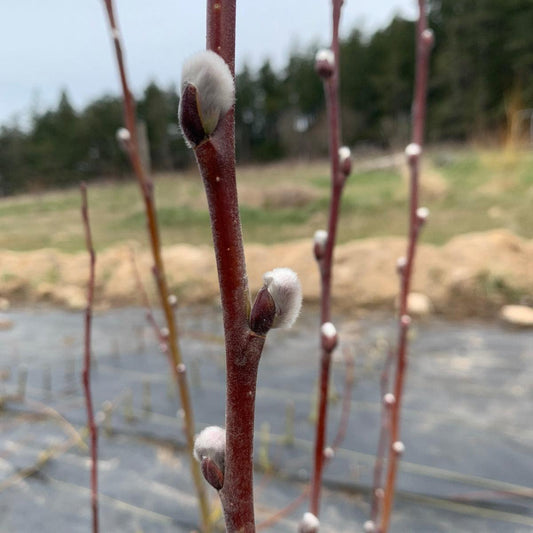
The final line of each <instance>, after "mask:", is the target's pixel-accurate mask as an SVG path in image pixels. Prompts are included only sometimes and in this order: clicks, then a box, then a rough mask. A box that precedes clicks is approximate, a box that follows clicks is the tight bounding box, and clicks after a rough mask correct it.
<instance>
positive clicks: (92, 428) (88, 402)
mask: <svg viewBox="0 0 533 533" xmlns="http://www.w3.org/2000/svg"><path fill="white" fill-rule="evenodd" d="M80 189H81V199H82V203H81V215H82V220H83V227H84V229H85V244H86V247H87V252H88V253H89V281H88V283H87V306H86V308H85V337H84V357H83V371H82V382H83V389H84V391H85V408H86V410H87V427H88V428H89V435H90V439H91V511H92V529H93V533H98V531H99V527H98V429H97V427H96V424H95V422H94V412H93V402H92V395H91V327H92V316H93V303H94V282H95V280H94V277H95V275H94V271H95V264H96V254H95V252H94V247H93V239H92V234H91V225H90V221H89V209H88V204H87V185H86V184H85V183H82V184H81V187H80Z"/></svg>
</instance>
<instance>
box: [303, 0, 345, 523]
mask: <svg viewBox="0 0 533 533" xmlns="http://www.w3.org/2000/svg"><path fill="white" fill-rule="evenodd" d="M342 3H343V1H342V0H332V8H333V9H332V21H333V31H332V39H331V50H332V52H333V64H332V65H331V67H332V72H331V73H330V74H328V76H326V77H324V91H325V95H326V108H327V113H328V119H329V155H330V162H331V202H330V207H329V219H328V233H327V241H326V246H325V251H324V254H323V257H321V258H320V260H319V266H320V282H321V295H320V302H321V303H320V323H321V325H323V324H325V323H326V322H330V320H331V277H332V268H333V250H334V247H335V240H336V233H337V224H338V219H339V211H340V198H341V194H342V190H343V186H344V182H345V179H346V174H344V173H343V171H342V170H341V168H340V162H339V147H340V113H339V59H340V57H339V22H340V15H341V7H342ZM333 349H334V346H324V343H322V352H321V358H320V377H319V397H318V419H317V425H316V436H315V450H314V463H313V476H312V480H311V498H310V511H311V513H313V514H314V515H315V516H317V517H318V515H319V513H320V491H321V484H322V470H323V468H324V448H325V440H326V429H327V405H328V389H329V374H330V366H331V353H332V351H333Z"/></svg>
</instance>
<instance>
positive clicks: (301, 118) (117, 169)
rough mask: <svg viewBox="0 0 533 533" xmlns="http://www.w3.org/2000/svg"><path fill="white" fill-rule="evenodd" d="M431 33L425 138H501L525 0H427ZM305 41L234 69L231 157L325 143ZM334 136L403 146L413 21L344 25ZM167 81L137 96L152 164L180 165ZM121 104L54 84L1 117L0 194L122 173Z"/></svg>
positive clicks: (520, 63) (532, 51)
mask: <svg viewBox="0 0 533 533" xmlns="http://www.w3.org/2000/svg"><path fill="white" fill-rule="evenodd" d="M429 4H430V25H431V27H432V28H433V29H434V31H435V35H436V44H435V50H434V53H433V54H432V65H431V82H430V88H429V110H428V127H427V129H428V137H429V141H430V142H440V141H448V140H454V141H464V140H469V139H473V138H474V139H477V140H491V141H494V140H496V141H501V140H502V139H503V138H504V137H505V136H506V135H507V134H508V133H509V129H510V127H511V123H512V122H513V120H512V118H513V117H514V116H518V115H517V113H518V112H519V111H520V110H522V109H528V108H533V31H531V28H533V4H532V3H531V1H530V0H506V1H505V2H503V1H501V0H454V1H450V0H430V2H429ZM316 50H317V47H316V46H311V47H309V48H308V49H307V50H305V51H298V52H293V53H292V54H291V55H290V57H289V60H288V62H287V65H286V67H285V68H283V69H281V70H276V69H275V68H273V67H272V65H271V63H270V62H269V61H268V60H267V61H265V62H264V63H263V65H262V66H261V67H260V68H259V69H257V70H252V69H250V68H249V67H246V66H245V67H244V68H243V69H242V70H241V72H239V73H238V74H237V79H236V100H237V107H236V115H235V118H236V139H237V157H238V159H239V161H241V162H253V161H265V160H273V159H277V158H282V157H316V156H321V155H323V154H325V153H326V150H327V146H326V135H325V133H324V132H325V128H324V125H325V109H324V96H323V90H322V84H321V81H320V79H319V77H318V76H317V75H316V73H315V72H314V55H315V52H316ZM341 58H342V64H341V105H342V113H343V127H344V130H345V131H344V132H343V138H344V139H345V141H346V142H347V143H348V144H350V145H351V146H357V145H363V144H365V145H366V144H368V145H372V146H379V147H383V148H395V147H400V146H402V145H403V144H404V143H405V142H406V140H407V138H408V131H409V116H410V106H411V98H412V92H413V74H414V23H413V22H411V21H408V20H404V19H402V18H398V17H397V18H395V19H393V20H392V21H391V22H390V24H389V25H388V26H387V27H386V28H384V29H381V30H379V31H376V32H375V33H374V34H372V35H370V36H367V35H364V34H363V33H362V32H361V31H360V30H359V29H354V30H353V31H352V32H351V33H350V35H349V36H348V37H347V38H345V39H344V40H343V41H342V43H341ZM178 104H179V97H178V93H177V90H176V88H175V87H169V88H161V87H158V86H157V85H156V84H155V83H150V84H149V85H148V86H147V87H146V89H145V90H144V92H143V94H142V95H140V97H139V98H138V99H137V105H138V116H139V119H140V120H142V122H143V123H144V124H145V126H146V132H147V137H148V140H149V152H150V159H151V165H152V168H153V169H154V170H156V171H165V170H173V169H178V168H183V167H185V166H187V165H189V164H190V162H191V161H190V154H189V151H188V150H187V149H186V148H185V146H184V143H183V140H182V138H181V134H180V132H179V129H178V126H177V120H176V115H177V110H178ZM122 125H123V120H122V103H121V100H120V99H119V98H118V97H116V96H109V95H108V96H103V97H101V98H99V99H98V100H96V101H94V102H91V103H90V104H88V105H87V106H86V107H85V108H84V109H82V110H80V111H76V110H75V109H74V108H73V106H72V105H71V104H70V102H69V98H68V95H67V94H66V93H64V92H63V93H62V94H61V95H60V99H59V102H58V105H57V106H56V107H55V108H54V109H50V110H47V111H45V112H42V113H34V116H33V117H32V120H31V126H30V128H29V129H27V130H25V129H22V128H20V127H18V126H10V127H7V126H4V127H2V128H0V194H3V195H6V194H12V193H14V192H17V191H20V190H25V189H26V190H27V189H31V188H44V187H49V186H62V185H66V184H69V183H77V182H78V181H79V180H80V179H91V178H93V177H102V176H112V177H120V176H124V175H127V174H128V172H129V168H128V163H127V158H126V156H125V154H124V153H123V152H122V151H121V149H120V146H119V144H118V143H117V141H116V138H115V134H116V131H117V129H118V128H120V127H121V126H122Z"/></svg>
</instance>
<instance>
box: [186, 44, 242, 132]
mask: <svg viewBox="0 0 533 533" xmlns="http://www.w3.org/2000/svg"><path fill="white" fill-rule="evenodd" d="M189 84H190V85H193V86H194V87H195V88H196V92H197V96H198V106H199V113H200V118H201V120H202V125H203V127H204V129H205V132H206V134H208V135H209V134H211V133H212V132H213V131H214V130H215V128H216V127H217V125H218V122H219V120H220V117H222V116H223V115H225V114H226V113H227V112H228V111H229V110H230V108H231V106H232V105H233V102H234V101H235V84H234V82H233V76H232V75H231V71H230V69H229V67H228V65H227V64H226V62H225V61H224V60H223V59H222V58H221V57H220V56H219V55H218V54H217V53H215V52H213V51H212V50H204V51H202V52H198V53H197V54H195V55H193V56H192V57H190V58H189V59H188V60H187V61H185V63H184V64H183V68H182V71H181V91H182V92H183V90H184V89H185V87H186V86H187V85H189Z"/></svg>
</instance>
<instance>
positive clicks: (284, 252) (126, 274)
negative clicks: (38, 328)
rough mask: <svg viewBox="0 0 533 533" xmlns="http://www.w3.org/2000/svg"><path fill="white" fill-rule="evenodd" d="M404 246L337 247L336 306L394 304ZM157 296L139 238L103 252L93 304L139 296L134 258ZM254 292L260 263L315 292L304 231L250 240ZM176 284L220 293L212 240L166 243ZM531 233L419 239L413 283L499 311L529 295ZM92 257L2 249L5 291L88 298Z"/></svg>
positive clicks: (468, 308) (443, 302)
mask: <svg viewBox="0 0 533 533" xmlns="http://www.w3.org/2000/svg"><path fill="white" fill-rule="evenodd" d="M404 253H405V239H403V238H398V237H384V238H372V239H363V240H355V241H351V242H348V243H345V244H342V245H340V246H338V247H337V249H336V254H335V280H334V288H333V291H334V299H335V301H334V305H335V307H336V308H337V309H338V310H340V311H348V312H353V311H359V310H363V309H376V308H384V309H387V308H389V309H392V308H393V306H394V302H395V299H396V297H397V293H398V279H397V276H396V274H395V264H396V260H397V258H398V257H400V256H402V255H403V254H404ZM133 255H134V256H135V263H136V265H137V269H138V272H139V273H140V276H141V278H142V280H143V284H144V287H145V289H146V291H147V292H148V294H149V295H150V298H151V299H152V300H154V298H155V294H154V286H153V283H152V279H151V273H150V268H151V259H150V255H149V253H148V251H147V250H145V249H141V248H139V245H138V244H134V243H132V244H130V243H123V244H120V245H117V246H113V247H110V248H108V249H106V250H105V251H103V252H101V253H100V254H99V255H98V257H97V280H96V285H97V289H96V291H97V299H96V302H97V307H99V308H109V307H120V306H130V305H141V304H142V296H141V290H140V288H139V284H138V282H137V281H136V276H135V273H134V272H135V270H134V268H135V267H134V261H133V260H132V256H133ZM246 255H247V266H248V275H249V282H250V286H251V290H252V293H254V292H255V291H257V290H258V289H259V287H260V286H261V284H262V275H263V273H264V272H266V271H268V270H270V269H272V268H274V267H278V266H286V267H290V268H292V269H294V270H295V271H296V272H297V273H298V275H299V276H300V278H301V281H302V285H303V291H304V299H305V301H306V303H308V304H309V303H311V304H312V303H316V302H317V301H318V287H319V285H318V274H317V267H316V264H315V261H314V259H313V255H312V250H311V245H310V242H309V240H308V239H306V240H299V241H293V242H288V243H282V244H278V245H271V246H268V245H259V244H251V245H248V246H247V247H246ZM164 259H165V264H166V272H167V276H168V279H169V283H170V286H171V288H172V290H173V291H174V292H175V293H176V295H177V296H178V299H179V300H180V302H181V303H183V304H192V303H195V304H197V303H211V302H216V301H217V299H218V282H217V274H216V267H215V261H214V255H213V251H212V249H211V248H210V247H208V246H191V245H187V244H178V245H172V246H168V247H166V248H165V250H164ZM532 265H533V240H526V239H522V238H520V237H517V236H516V235H513V234H512V233H510V232H508V231H507V230H492V231H487V232H482V233H470V234H465V235H460V236H457V237H455V238H453V239H451V240H450V241H449V242H448V243H446V244H445V245H444V246H434V245H429V244H422V245H420V247H419V250H418V256H417V262H416V272H415V277H414V283H413V287H412V290H413V291H416V292H420V293H423V294H425V295H427V296H428V297H429V298H430V300H431V302H432V304H433V308H434V310H435V312H437V313H439V314H443V315H446V316H448V317H464V316H480V317H491V316H496V314H497V311H498V309H499V308H500V307H501V305H503V304H507V303H526V304H528V303H531V302H532V299H533V268H532ZM87 275H88V259H87V254H86V253H85V252H80V253H76V254H67V253H63V252H60V251H57V250H54V249H42V250H36V251H31V252H14V251H7V250H4V251H0V298H6V299H7V300H9V302H11V303H13V304H21V305H34V304H40V303H48V304H52V305H55V306H60V307H63V308H67V309H80V308H82V307H83V306H84V305H85V290H86V289H85V288H86V283H87Z"/></svg>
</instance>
